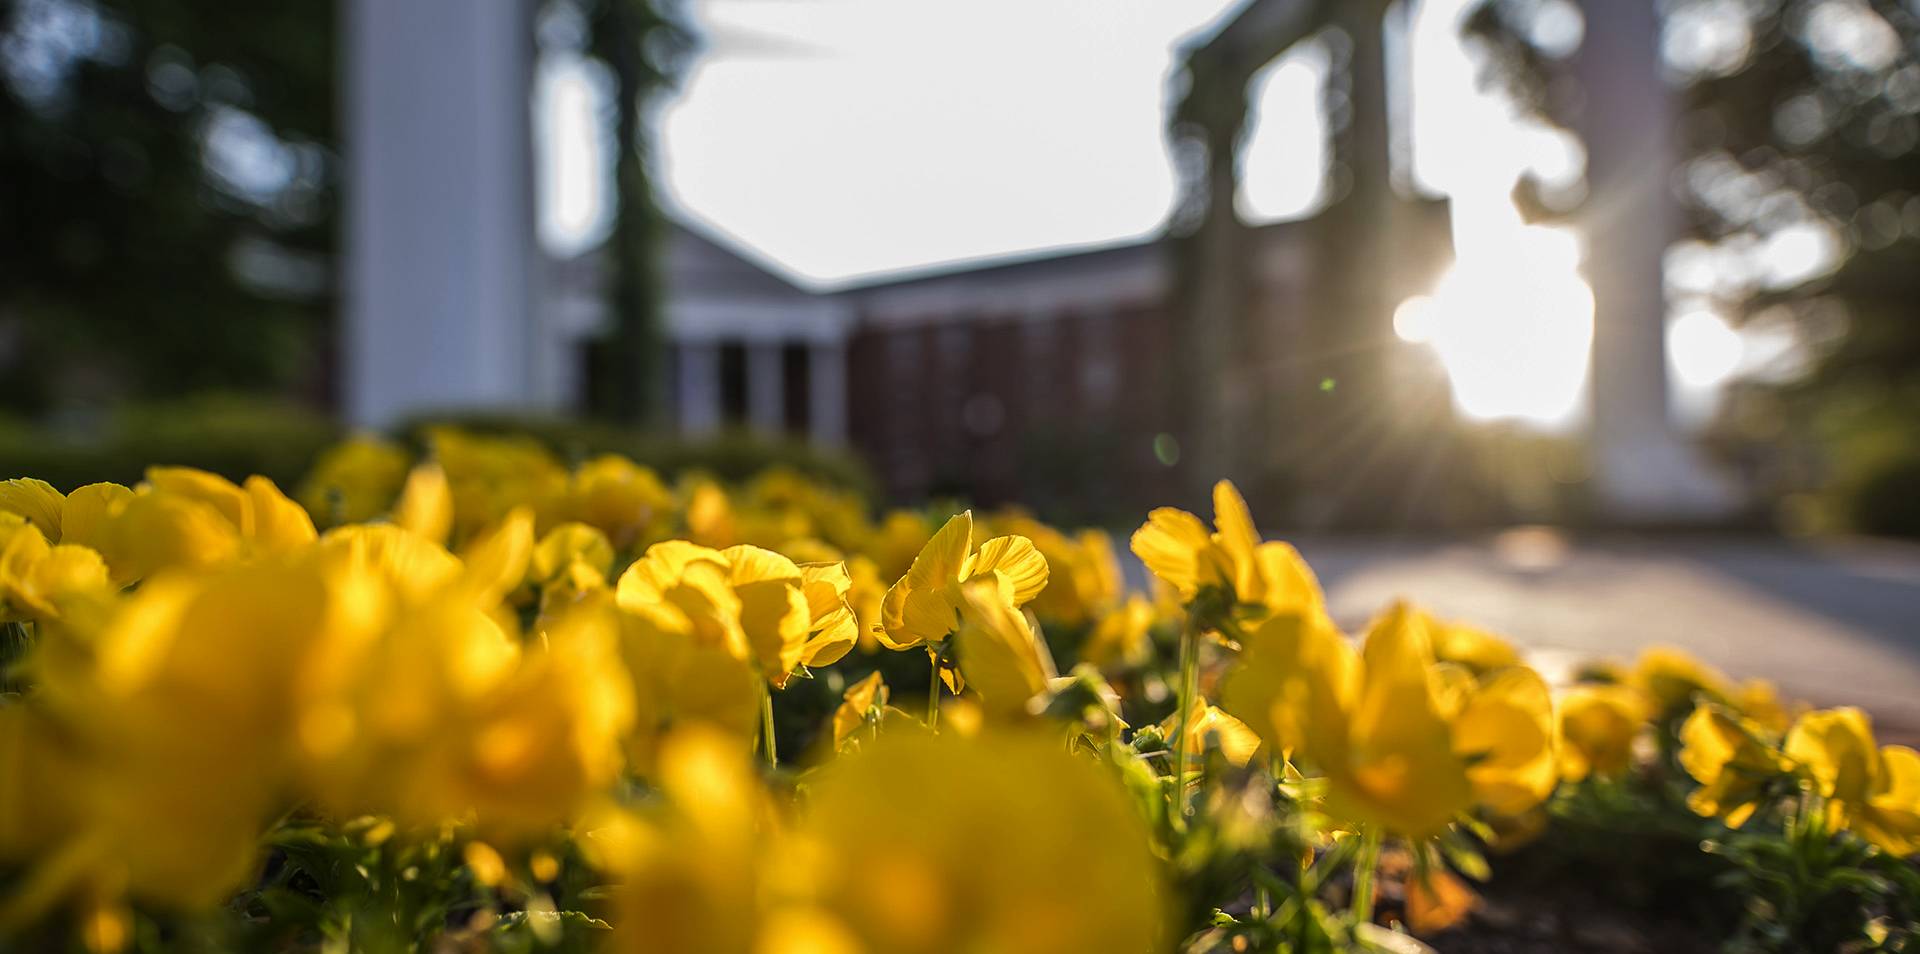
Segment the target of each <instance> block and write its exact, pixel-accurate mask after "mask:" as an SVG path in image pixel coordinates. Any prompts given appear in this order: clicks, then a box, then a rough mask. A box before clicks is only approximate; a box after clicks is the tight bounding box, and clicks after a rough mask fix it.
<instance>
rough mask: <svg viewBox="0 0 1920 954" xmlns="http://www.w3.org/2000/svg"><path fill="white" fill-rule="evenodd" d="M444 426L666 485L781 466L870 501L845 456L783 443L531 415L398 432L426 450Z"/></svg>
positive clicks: (408, 426)
mask: <svg viewBox="0 0 1920 954" xmlns="http://www.w3.org/2000/svg"><path fill="white" fill-rule="evenodd" d="M442 424H445V425H451V426H453V427H458V428H460V429H462V430H466V431H470V432H473V433H476V434H524V435H527V436H529V437H532V438H534V439H536V440H539V441H540V442H541V443H544V444H546V445H547V446H548V447H550V448H552V449H553V450H554V452H555V453H558V454H559V455H560V457H561V458H562V459H563V460H566V461H567V462H569V463H579V462H580V461H583V460H585V459H587V458H589V457H592V456H594V455H596V454H621V455H624V456H626V457H630V458H632V459H634V460H636V461H638V462H640V463H642V464H645V465H646V466H648V467H651V468H653V469H654V470H657V471H659V472H660V473H661V475H662V476H664V477H667V478H669V479H671V478H673V477H675V476H678V475H679V474H682V473H686V472H689V471H701V472H703V473H708V474H712V475H713V476H715V477H718V478H720V479H721V480H725V481H743V480H746V479H747V478H750V477H752V476H754V475H755V474H758V473H760V472H761V471H764V470H767V469H768V468H770V467H776V466H778V467H787V468H791V469H793V470H796V471H799V472H800V473H803V474H806V475H807V476H809V477H812V478H814V479H816V480H820V481H823V482H825V483H828V484H832V485H834V486H837V487H840V488H842V489H845V490H851V491H854V492H857V493H859V494H861V495H862V496H865V497H867V498H868V499H872V497H873V490H874V482H873V475H872V474H871V473H870V472H869V471H868V470H867V468H866V466H865V465H863V464H862V463H861V462H860V461H859V459H858V458H856V457H854V456H853V455H852V454H850V453H847V452H844V451H837V450H833V449H829V448H824V447H820V446H817V445H814V444H809V443H807V442H806V441H802V440H793V439H788V438H766V437H760V436H756V435H753V434H749V433H746V432H744V431H729V432H722V433H720V434H717V435H715V436H713V437H709V438H703V439H700V440H688V439H686V438H681V437H673V436H663V435H659V434H649V433H646V432H644V431H636V430H632V429H630V428H625V427H619V426H616V425H610V424H603V423H598V422H594V421H583V420H577V419H573V418H563V417H552V416H542V415H535V414H510V413H498V414H438V415H430V416H423V417H420V418H418V419H416V420H412V421H409V422H406V423H404V424H402V425H401V426H400V429H399V433H400V436H401V437H402V439H404V440H405V441H406V442H407V443H409V444H411V445H413V446H414V447H423V446H425V443H426V431H427V429H428V428H430V427H433V426H436V425H442Z"/></svg>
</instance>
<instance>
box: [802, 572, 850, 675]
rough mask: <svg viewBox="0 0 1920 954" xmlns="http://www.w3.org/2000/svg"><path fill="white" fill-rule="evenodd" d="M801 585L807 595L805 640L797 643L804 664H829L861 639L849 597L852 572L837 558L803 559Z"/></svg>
mask: <svg viewBox="0 0 1920 954" xmlns="http://www.w3.org/2000/svg"><path fill="white" fill-rule="evenodd" d="M799 567H800V589H801V592H802V593H803V594H805V595H806V598H807V617H808V623H807V631H808V635H807V640H806V642H805V643H803V644H801V647H800V664H801V665H803V666H808V667H814V666H831V665H833V664H834V663H836V662H839V661H840V659H841V657H844V656H845V655H846V654H847V653H848V652H849V651H850V650H852V649H853V647H854V645H855V644H856V643H858V642H859V641H860V622H859V617H858V616H857V615H855V613H854V611H853V606H852V604H851V603H850V602H849V599H850V598H851V597H852V596H853V574H852V573H851V571H849V569H848V567H847V565H846V564H845V563H841V562H838V561H835V562H823V563H802V564H799Z"/></svg>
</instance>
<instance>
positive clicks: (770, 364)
mask: <svg viewBox="0 0 1920 954" xmlns="http://www.w3.org/2000/svg"><path fill="white" fill-rule="evenodd" d="M781 372H782V368H781V367H780V342H778V341H752V342H748V343H747V423H748V424H750V425H752V427H753V429H754V430H756V431H759V432H760V433H762V434H778V433H780V431H781V429H782V427H783V426H784V425H785V423H786V421H785V419H784V418H783V416H782V414H781V411H782V408H783V406H784V405H785V404H786V395H785V394H784V393H782V391H783V388H782V386H781V385H782V383H783V382H782V380H781V379H782V377H783V375H782V373H781Z"/></svg>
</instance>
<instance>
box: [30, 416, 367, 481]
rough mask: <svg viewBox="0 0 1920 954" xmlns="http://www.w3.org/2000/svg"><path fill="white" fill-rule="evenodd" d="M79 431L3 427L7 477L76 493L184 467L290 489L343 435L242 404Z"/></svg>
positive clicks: (308, 419)
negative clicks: (158, 468)
mask: <svg viewBox="0 0 1920 954" xmlns="http://www.w3.org/2000/svg"><path fill="white" fill-rule="evenodd" d="M79 430H81V429H80V428H78V427H72V428H66V427H29V426H22V425H18V424H15V425H12V426H8V427H4V428H0V478H4V477H38V478H40V479H42V480H45V481H47V482H48V483H51V484H53V485H54V486H55V487H58V488H60V489H61V490H72V489H73V488H75V487H78V486H80V485H82V484H90V483H94V482H96V481H102V480H111V481H114V482H116V483H122V484H132V483H135V482H137V481H139V480H140V477H141V475H142V474H143V473H145V471H146V469H147V468H148V467H149V466H152V465H156V464H159V465H173V464H178V465H185V466H190V467H199V468H202V469H205V470H210V471H213V472H215V473H218V474H222V475H224V476H227V477H230V478H233V479H235V480H238V479H240V478H243V477H246V476H247V475H249V474H264V475H266V476H267V477H270V478H272V479H273V480H274V481H275V482H276V483H278V484H280V485H281V486H283V487H291V486H293V485H294V484H295V483H297V482H298V481H299V479H300V477H301V475H302V474H304V473H306V470H307V467H308V465H310V464H312V463H313V459H314V457H315V456H316V455H317V454H319V452H320V450H321V449H322V448H324V447H326V446H327V445H328V444H330V443H332V442H334V441H335V440H337V439H339V437H340V435H341V433H342V431H341V429H340V427H339V426H338V425H336V424H334V423H333V422H332V421H330V420H329V419H328V418H326V417H325V416H323V415H320V414H317V413H315V412H313V411H311V410H307V409H305V408H301V407H298V406H294V405H290V404H285V403H280V402H274V401H270V400H259V399H244V398H237V397H236V398H229V397H211V398H196V399H192V400H187V401H180V402H171V403H165V404H155V405H147V406H142V407H137V408H135V407H129V408H126V409H123V410H120V411H116V412H114V413H113V414H111V415H109V416H108V417H107V418H106V419H104V420H103V421H99V422H96V423H95V424H94V426H93V427H91V428H87V429H86V431H87V432H84V433H76V431H79Z"/></svg>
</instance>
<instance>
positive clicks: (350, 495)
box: [299, 435, 412, 527]
mask: <svg viewBox="0 0 1920 954" xmlns="http://www.w3.org/2000/svg"><path fill="white" fill-rule="evenodd" d="M411 460H412V456H411V455H410V454H408V453H407V450H406V448H404V447H401V446H400V445H398V444H395V443H393V442H392V441H388V440H384V439H382V438H379V437H372V436H367V435H361V436H356V437H350V438H348V439H346V440H344V441H341V442H340V443H338V444H335V445H333V446H332V447H329V448H327V449H326V450H325V451H323V452H321V454H320V458H319V459H318V460H317V461H315V462H314V465H313V469H312V470H310V471H308V472H307V477H306V479H305V480H303V481H301V483H300V490H299V497H300V503H301V505H302V506H304V507H306V508H307V513H308V514H311V515H312V517H313V519H314V521H315V522H316V523H319V524H321V525H324V526H329V527H332V526H339V525H341V524H348V523H365V522H366V521H368V520H372V519H374V518H375V517H378V516H380V515H381V514H383V513H386V512H387V508H388V507H389V506H390V505H392V503H393V500H394V497H395V495H397V494H399V492H400V485H401V482H402V481H404V480H406V477H407V467H408V465H409V464H410V463H411Z"/></svg>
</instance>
